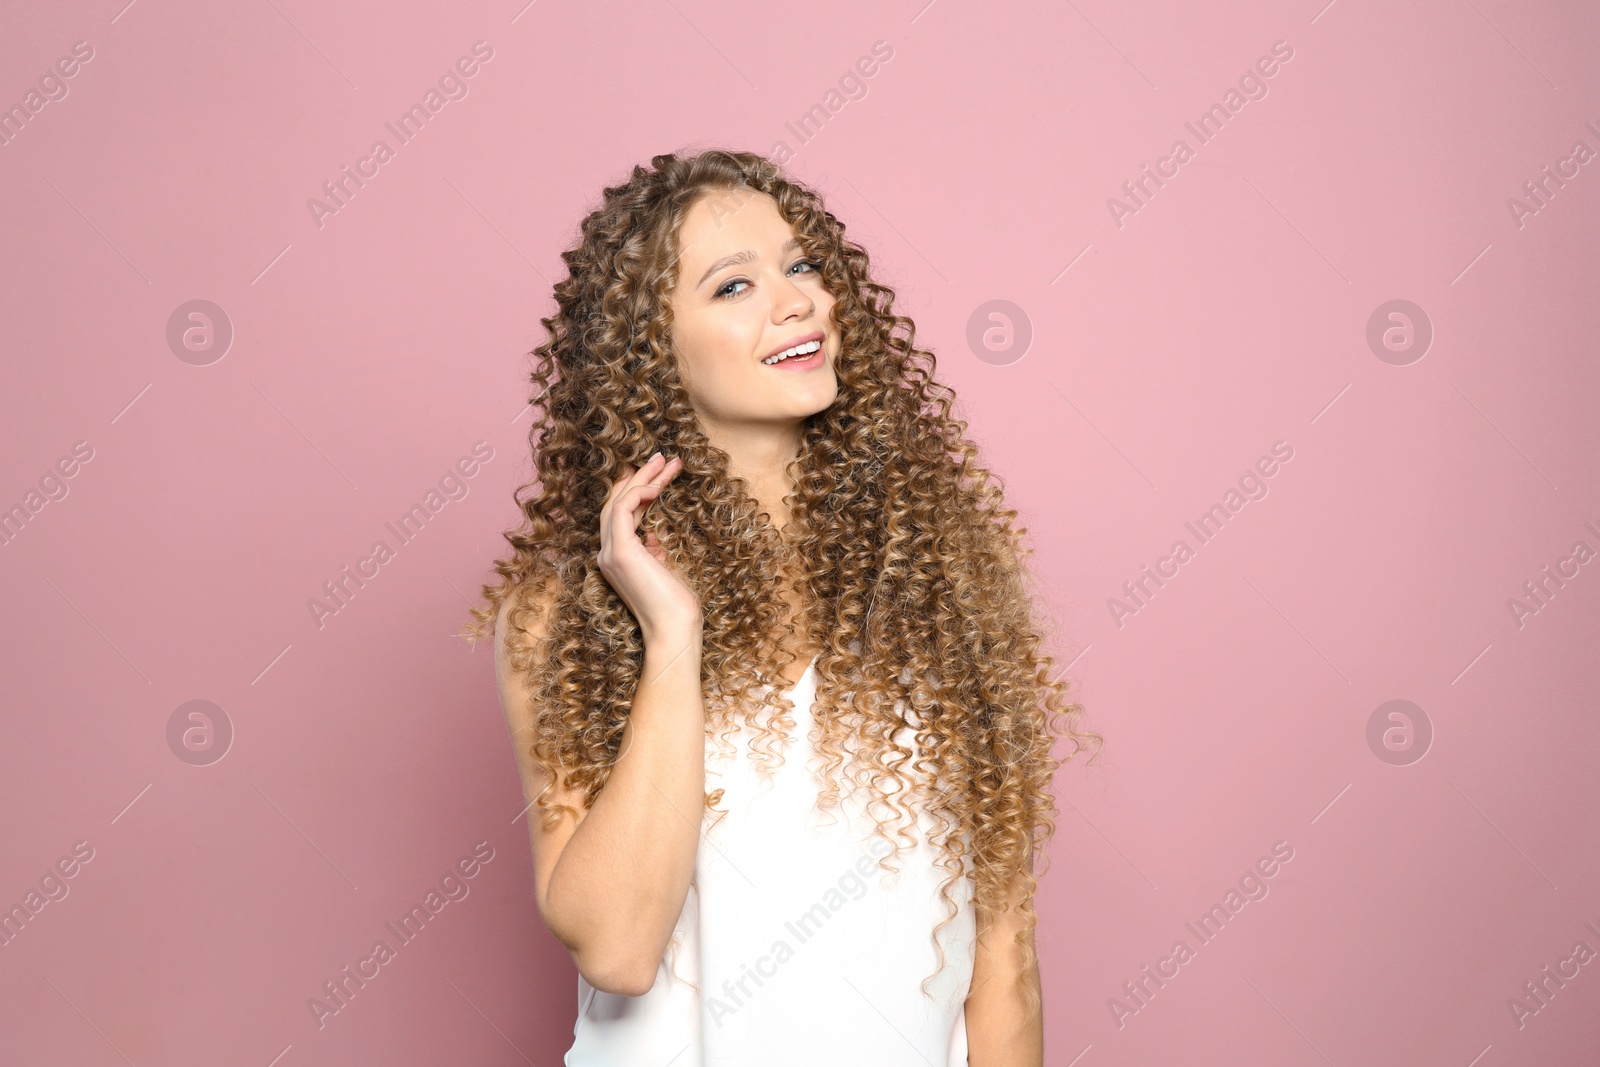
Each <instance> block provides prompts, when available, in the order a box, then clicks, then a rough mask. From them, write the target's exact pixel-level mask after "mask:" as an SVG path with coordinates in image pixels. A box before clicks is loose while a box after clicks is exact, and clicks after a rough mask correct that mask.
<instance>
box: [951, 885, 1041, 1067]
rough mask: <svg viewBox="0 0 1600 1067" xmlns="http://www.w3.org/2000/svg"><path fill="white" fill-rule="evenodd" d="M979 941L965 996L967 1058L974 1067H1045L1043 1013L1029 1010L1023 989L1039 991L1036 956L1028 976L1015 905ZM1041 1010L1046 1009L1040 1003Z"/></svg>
mask: <svg viewBox="0 0 1600 1067" xmlns="http://www.w3.org/2000/svg"><path fill="white" fill-rule="evenodd" d="M1018 899H1019V898H1018V897H1015V896H1014V897H1013V898H1012V901H1013V906H1012V907H1011V908H1009V909H1007V910H1006V911H1005V912H1004V913H1003V914H1001V915H1000V916H999V917H998V918H997V919H996V920H995V922H994V925H993V926H991V927H990V928H989V929H988V930H986V931H984V933H983V934H982V935H981V936H980V937H979V938H978V946H977V954H976V956H975V957H974V959H973V965H972V989H971V990H970V991H969V992H968V994H967V1002H966V1020H967V1056H968V1062H969V1063H970V1064H971V1065H972V1067H1043V1064H1044V1017H1043V1012H1042V1010H1041V1011H1038V1012H1030V1011H1029V1010H1028V1005H1027V1003H1026V1001H1025V1000H1024V999H1023V994H1024V990H1026V989H1029V988H1031V989H1032V990H1033V992H1034V993H1035V995H1038V994H1039V993H1040V987H1039V965H1038V962H1037V958H1036V959H1035V962H1034V964H1033V966H1031V967H1029V968H1028V969H1027V971H1026V972H1024V971H1023V967H1022V946H1020V945H1018V944H1017V942H1016V935H1017V931H1018V930H1019V929H1021V915H1020V913H1019V912H1018V910H1017V908H1016V906H1015V904H1016V901H1017V900H1018ZM1041 1007H1042V1005H1041Z"/></svg>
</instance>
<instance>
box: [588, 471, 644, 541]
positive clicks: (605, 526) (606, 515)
mask: <svg viewBox="0 0 1600 1067" xmlns="http://www.w3.org/2000/svg"><path fill="white" fill-rule="evenodd" d="M649 468H650V461H648V460H647V461H646V462H645V465H644V466H643V467H635V466H634V465H633V464H631V463H624V464H623V465H622V471H623V473H622V475H621V476H620V477H619V478H618V479H617V480H616V481H615V482H613V483H612V485H611V490H610V492H608V493H607V494H606V499H605V503H603V504H601V505H600V544H601V546H602V547H604V546H605V544H606V538H607V537H609V536H611V519H612V513H613V512H614V511H615V510H616V505H617V500H618V498H619V497H621V496H622V494H623V493H625V492H627V491H628V489H629V488H630V487H631V486H633V485H634V484H636V483H637V482H638V479H639V476H640V475H641V474H643V473H644V472H645V471H647V470H648V469H649Z"/></svg>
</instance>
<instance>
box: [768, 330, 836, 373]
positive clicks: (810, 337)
mask: <svg viewBox="0 0 1600 1067" xmlns="http://www.w3.org/2000/svg"><path fill="white" fill-rule="evenodd" d="M821 340H824V338H823V336H822V331H821V330H814V331H812V332H811V333H808V334H804V335H802V336H800V337H793V338H790V339H789V340H787V341H785V342H784V343H783V344H781V345H779V346H778V347H777V348H774V349H773V350H772V351H771V352H768V353H767V354H766V355H764V356H762V357H761V358H762V359H763V360H768V359H771V358H772V357H773V356H775V355H777V354H778V353H779V352H787V351H788V350H789V349H791V348H793V347H794V346H795V345H803V344H805V343H806V342H807V341H821ZM826 347H827V346H826V345H824V346H823V348H826ZM822 352H823V349H822V348H819V349H817V350H816V351H815V352H813V353H812V354H811V355H810V356H807V357H806V358H805V359H786V360H784V361H783V362H782V363H779V364H777V366H779V367H783V366H787V365H788V364H790V363H809V361H810V360H811V359H812V358H813V357H815V356H820V355H822Z"/></svg>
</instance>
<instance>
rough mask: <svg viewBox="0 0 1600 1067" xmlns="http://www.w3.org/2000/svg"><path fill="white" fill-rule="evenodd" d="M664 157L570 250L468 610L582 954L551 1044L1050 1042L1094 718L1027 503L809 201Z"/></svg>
mask: <svg viewBox="0 0 1600 1067" xmlns="http://www.w3.org/2000/svg"><path fill="white" fill-rule="evenodd" d="M651 163H652V167H651V169H646V168H644V167H635V168H634V170H633V173H632V175H631V177H630V178H629V180H628V181H627V182H626V183H624V184H622V185H619V186H616V187H614V188H608V189H606V190H605V195H604V201H603V203H602V204H601V206H600V207H598V208H597V209H596V210H595V211H593V212H592V213H591V214H590V215H589V216H588V217H587V218H585V219H584V221H583V225H582V238H581V240H579V241H578V242H577V244H576V245H575V247H573V248H572V249H571V250H569V251H567V252H566V253H564V254H563V257H562V258H563V259H564V260H565V261H566V264H567V268H568V271H569V273H568V276H567V277H566V278H564V279H563V280H562V281H560V282H559V283H558V284H557V285H556V286H555V298H556V305H557V307H556V313H555V315H554V316H553V317H550V318H545V319H542V320H541V321H542V324H543V326H544V327H545V329H546V330H547V331H548V334H549V337H548V339H547V340H546V342H545V343H544V344H542V345H540V346H539V347H538V348H537V349H535V351H534V356H535V357H536V361H537V362H536V366H535V369H534V371H533V373H532V381H533V383H534V386H535V388H534V390H533V394H532V401H533V404H534V406H535V409H536V411H538V412H540V413H541V414H540V415H539V417H537V418H536V419H535V425H534V428H533V430H532V431H531V432H530V435H529V439H530V443H531V444H532V446H533V463H534V466H535V469H536V472H537V473H536V477H535V479H534V481H532V482H530V483H529V484H528V485H525V486H523V487H522V488H521V489H519V490H518V491H517V493H516V499H517V503H518V506H519V508H520V509H521V511H522V515H523V521H522V522H521V523H520V524H519V526H518V527H517V528H516V529H515V530H513V531H509V532H507V534H506V537H507V540H509V541H510V543H511V549H512V551H511V554H510V556H509V557H508V558H506V559H503V560H500V561H498V562H497V563H496V565H495V569H496V570H497V572H498V574H499V579H498V581H497V582H496V583H494V584H490V585H485V586H484V587H483V592H484V595H485V597H486V598H487V600H488V601H489V604H488V606H487V607H479V608H475V609H474V611H473V614H474V617H475V623H474V628H473V631H472V635H473V636H474V637H475V638H476V637H481V636H483V635H484V633H485V632H492V633H493V634H495V636H496V642H495V651H496V657H495V658H496V664H497V673H498V678H499V685H500V694H501V702H502V706H503V708H504V711H505V715H506V720H507V723H508V725H509V727H510V729H511V734H512V739H513V741H514V742H515V745H516V752H517V758H518V765H519V767H520V770H521V774H522V777H523V783H524V787H525V790H526V797H527V799H528V800H529V802H530V808H533V810H532V811H530V815H529V819H528V823H529V833H530V836H531V839H532V848H533V861H534V884H535V897H536V900H537V904H538V908H539V913H540V915H541V916H542V917H543V919H544V922H545V924H546V925H547V926H548V927H549V928H550V930H551V932H553V933H554V934H555V935H556V937H557V938H558V939H560V940H561V942H562V943H563V944H565V945H566V947H567V949H568V950H569V951H570V953H571V955H572V958H573V961H574V962H575V963H576V964H577V968H578V1019H577V1023H576V1025H575V1027H574V1031H573V1032H574V1042H573V1045H572V1047H571V1050H570V1051H569V1052H568V1053H567V1057H566V1062H567V1063H568V1064H574V1065H608V1067H609V1065H614V1064H627V1065H629V1067H637V1065H641V1064H649V1065H660V1067H669V1065H671V1067H685V1065H702V1064H704V1065H711V1064H735V1063H737V1064H757V1065H762V1067H772V1065H778V1064H791V1063H792V1064H806V1065H816V1064H824V1063H826V1064H836V1063H871V1064H875V1065H877V1064H896V1063H908V1064H909V1063H916V1064H920V1063H927V1064H931V1065H934V1067H962V1065H967V1064H971V1065H972V1067H999V1065H1008V1067H1009V1065H1016V1067H1022V1065H1033V1067H1037V1065H1039V1064H1042V1062H1043V1022H1042V1016H1041V1010H1040V1007H1041V997H1040V984H1039V970H1038V964H1037V957H1036V952H1035V944H1034V936H1033V933H1034V927H1035V925H1036V918H1035V913H1034V910H1033V893H1034V889H1035V887H1036V884H1037V883H1036V880H1035V876H1034V864H1035V855H1036V849H1037V848H1038V846H1040V845H1042V844H1043V843H1044V842H1045V841H1046V840H1047V839H1048V838H1049V836H1050V835H1051V834H1052V833H1053V831H1054V828H1055V823H1054V818H1053V816H1054V815H1055V813H1056V808H1055V804H1054V801H1053V798H1052V796H1051V792H1050V787H1051V778H1052V775H1053V773H1054V771H1055V770H1056V768H1057V767H1058V766H1059V765H1060V763H1061V762H1062V761H1061V760H1059V759H1056V758H1055V757H1054V755H1053V752H1052V742H1053V739H1054V736H1055V734H1056V732H1058V731H1059V732H1062V733H1064V735H1065V736H1066V737H1067V738H1068V739H1069V741H1070V742H1071V745H1072V751H1071V752H1070V753H1068V754H1067V755H1066V757H1065V758H1066V759H1071V758H1072V756H1073V755H1076V753H1077V752H1078V751H1079V750H1081V749H1083V748H1086V747H1088V744H1087V741H1088V740H1093V741H1095V742H1098V741H1099V740H1100V739H1099V737H1098V735H1095V734H1092V733H1077V732H1075V731H1074V730H1073V728H1072V727H1073V725H1074V723H1075V721H1076V720H1077V718H1078V717H1079V715H1081V712H1082V708H1081V706H1080V705H1078V704H1076V703H1071V704H1069V703H1067V702H1066V701H1065V693H1066V689H1067V686H1066V684H1065V683H1062V682H1060V681H1059V680H1053V679H1052V678H1051V674H1052V665H1053V663H1054V660H1053V659H1052V657H1050V656H1049V655H1048V654H1046V653H1045V652H1043V651H1042V644H1043V635H1042V634H1041V632H1040V619H1042V618H1045V617H1046V616H1043V615H1042V614H1039V615H1037V616H1036V613H1035V611H1034V603H1033V594H1032V592H1031V588H1030V580H1029V575H1028V572H1027V571H1026V569H1025V568H1024V565H1023V560H1024V559H1025V557H1026V555H1027V554H1028V553H1029V552H1031V550H1030V549H1026V548H1024V547H1023V546H1022V543H1021V541H1022V538H1021V535H1022V534H1025V533H1026V529H1025V528H1024V529H1016V528H1014V527H1013V525H1012V520H1013V519H1014V518H1015V516H1016V512H1015V511H1013V510H1010V509H1007V508H1006V507H1005V505H1004V502H1003V498H1002V494H1001V491H1000V489H999V488H998V487H997V485H996V484H995V480H994V479H993V477H992V476H991V475H990V474H989V473H988V472H987V471H985V470H984V469H983V468H982V467H980V466H979V465H978V463H977V456H978V452H977V449H976V447H975V446H974V445H973V444H971V443H970V442H969V441H968V440H967V439H966V438H965V436H964V430H965V427H966V424H965V423H964V422H962V421H960V420H958V419H955V418H953V417H952V416H951V414H950V407H951V401H952V399H953V394H952V393H951V392H950V391H949V390H948V389H947V388H945V387H944V386H941V385H939V384H938V383H936V382H935V381H934V380H933V376H932V372H933V368H934V357H933V355H932V354H931V353H929V352H927V351H925V350H921V349H918V348H915V347H914V345H913V339H914V337H915V327H914V326H913V325H912V323H911V322H910V320H909V319H906V318H904V317H903V316H899V315H896V314H894V312H893V310H892V308H893V301H894V293H893V291H891V290H889V289H887V288H884V287H883V286H880V285H877V284H875V283H874V282H873V281H872V278H871V274H870V271H869V265H868V259H867V254H866V252H864V251H863V250H862V249H861V248H859V247H858V246H856V245H854V244H852V243H850V242H849V241H847V240H846V239H845V236H844V229H845V228H844V225H843V224H842V223H841V222H839V220H838V219H836V218H835V217H834V216H833V215H832V214H830V213H829V212H828V211H827V209H826V208H825V207H824V205H823V203H822V201H821V200H820V199H819V197H818V196H817V195H816V194H815V193H814V192H812V191H811V190H809V189H807V188H806V187H805V186H803V185H801V184H800V183H798V182H795V181H793V180H791V179H788V178H786V177H785V176H784V175H783V174H782V172H781V171H780V170H779V168H778V167H777V166H776V165H774V164H773V163H771V162H770V161H768V160H767V159H764V158H762V157H760V156H757V155H752V154H749V153H743V152H728V151H720V150H712V151H707V152H703V153H700V154H698V155H695V156H692V157H689V158H680V157H677V156H674V155H662V156H657V157H655V158H654V159H653V160H652V161H651ZM490 620H493V621H492V626H491V625H490ZM1040 855H1041V856H1042V853H1040ZM1042 870H1043V868H1042V867H1041V873H1042Z"/></svg>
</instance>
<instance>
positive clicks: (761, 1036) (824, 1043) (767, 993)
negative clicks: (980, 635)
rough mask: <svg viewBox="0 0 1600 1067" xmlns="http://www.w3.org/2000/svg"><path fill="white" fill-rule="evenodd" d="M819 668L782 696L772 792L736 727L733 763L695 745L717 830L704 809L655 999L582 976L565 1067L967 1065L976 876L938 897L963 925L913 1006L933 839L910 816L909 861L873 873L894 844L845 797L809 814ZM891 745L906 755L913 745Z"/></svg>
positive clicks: (936, 914)
mask: <svg viewBox="0 0 1600 1067" xmlns="http://www.w3.org/2000/svg"><path fill="white" fill-rule="evenodd" d="M816 668H817V660H816V659H813V660H812V661H811V664H810V666H808V667H807V668H806V672H805V674H804V675H802V676H801V678H800V681H799V682H797V683H796V684H795V686H794V687H793V688H792V689H788V690H785V691H784V695H785V696H788V697H789V698H790V700H791V701H792V702H793V703H794V706H795V709H794V712H793V715H792V718H793V719H794V726H793V727H790V728H789V729H788V731H787V732H788V733H789V739H788V742H787V744H786V745H784V746H783V748H782V749H781V752H782V754H783V763H782V765H781V766H780V767H778V768H777V769H776V770H775V771H774V772H773V774H772V777H771V778H769V779H763V778H762V777H760V775H759V773H758V769H757V768H756V767H755V766H753V765H752V764H751V762H750V750H749V740H750V738H751V737H752V736H754V733H755V731H754V730H753V729H751V728H750V727H749V726H748V725H745V724H741V725H740V726H738V728H737V729H735V730H733V732H731V733H730V734H729V738H730V740H732V741H733V743H734V745H735V747H736V751H735V753H734V755H733V756H731V757H728V756H726V755H725V754H724V750H723V749H722V747H721V746H720V745H718V744H717V741H716V737H715V736H714V735H716V734H719V733H721V730H720V728H713V729H712V730H708V731H707V738H706V790H707V791H708V792H711V791H714V790H716V789H718V788H721V789H723V790H724V793H723V796H722V798H721V800H720V801H719V802H718V803H717V804H716V807H717V808H720V809H722V810H724V811H726V812H727V813H728V814H727V815H726V816H722V815H720V814H719V813H718V812H715V811H712V810H709V809H708V810H706V811H705V814H704V818H703V820H702V826H701V834H700V844H699V848H698V852H697V854H696V857H695V873H694V879H693V882H692V883H691V885H690V886H689V894H688V897H687V899H685V901H684V904H683V913H682V914H681V915H680V916H679V918H678V923H677V926H676V928H675V931H674V937H673V941H672V944H671V947H669V949H668V951H667V953H666V956H665V958H664V959H663V960H662V963H661V966H660V968H659V969H658V970H657V972H656V981H655V985H654V986H652V987H651V988H650V990H649V992H647V993H645V994H644V995H643V996H641V997H629V996H624V995H622V994H619V993H604V992H601V991H599V990H597V989H595V988H594V987H593V986H591V985H590V984H589V983H588V982H587V981H585V980H584V978H583V976H582V975H581V974H580V975H579V976H578V1019H577V1023H576V1024H575V1025H574V1026H573V1031H572V1032H573V1038H574V1040H573V1044H572V1047H571V1048H570V1049H569V1050H568V1051H567V1054H566V1056H565V1058H564V1060H563V1062H564V1063H565V1064H567V1065H568V1067H624V1065H626V1067H640V1065H647V1067H722V1065H731V1064H741V1065H760V1067H786V1065H789V1064H794V1065H796V1067H799V1065H804V1067H815V1065H817V1064H835V1063H872V1064H887V1063H919V1064H920V1063H924V1062H926V1063H927V1064H929V1065H930V1067H967V1030H966V1015H965V1011H964V1008H963V1002H964V1001H965V1000H966V997H967V993H968V991H969V989H970V987H971V984H972V962H973V942H974V939H975V923H974V914H973V910H972V903H971V881H970V876H969V877H968V878H961V879H958V880H957V881H956V883H955V884H954V885H952V886H951V887H950V895H951V897H952V898H954V902H955V903H956V904H957V905H958V907H959V911H958V912H957V914H956V916H955V917H954V918H953V919H951V920H950V921H949V923H948V924H947V925H946V926H945V928H944V929H943V930H942V931H940V933H939V940H940V943H941V945H943V947H944V951H945V967H944V969H943V970H942V971H940V972H939V974H938V975H937V976H936V977H934V978H933V979H932V980H931V981H929V982H928V983H927V989H928V993H927V994H924V992H923V990H922V982H923V979H925V978H927V977H928V976H929V975H932V974H933V973H934V971H935V970H936V969H937V968H938V967H939V957H938V953H937V951H936V950H935V948H934V944H933V939H932V934H933V931H934V927H935V926H937V925H938V923H939V922H940V921H941V920H943V919H944V918H945V917H946V915H947V913H948V911H949V908H948V906H947V905H946V904H945V902H944V899H943V898H942V897H941V896H940V895H939V886H940V885H941V884H942V882H943V881H944V880H945V879H946V878H947V877H948V874H947V872H946V871H945V870H944V869H943V868H940V867H937V866H936V865H935V861H936V859H937V858H938V856H939V855H940V852H939V850H938V849H937V848H935V847H934V846H932V845H930V844H929V830H930V827H931V826H933V825H934V823H933V821H932V819H931V818H930V816H929V815H928V814H927V813H926V812H922V811H919V812H918V813H917V814H918V817H919V823H920V832H919V833H918V840H917V844H916V847H915V848H913V847H911V846H910V845H908V844H907V843H905V842H904V841H903V840H899V839H896V840H897V841H898V848H899V851H898V852H897V853H896V854H895V855H894V857H893V858H892V859H890V860H889V861H888V862H889V865H890V866H891V867H894V868H898V873H896V871H894V870H887V871H884V870H880V869H879V868H878V859H879V857H880V856H885V855H888V853H889V852H890V849H891V846H890V845H889V843H888V842H887V841H885V840H883V839H882V838H881V837H874V836H873V820H872V819H871V817H870V816H869V814H868V810H867V807H866V802H865V801H863V800H862V799H861V797H860V794H853V793H851V792H850V783H849V782H842V783H841V796H840V798H839V803H838V806H837V807H833V808H829V809H828V810H827V811H824V812H819V811H817V810H816V809H815V804H816V801H817V797H818V787H817V781H816V779H815V777H814V775H813V771H814V769H820V766H821V761H820V757H818V758H817V759H816V760H813V759H812V756H813V755H814V750H813V748H812V745H811V742H810V739H809V736H808V731H809V729H810V727H811V724H812V717H811V708H812V701H813V700H814V698H815V696H816V684H817V683H816ZM769 714H770V712H768V711H767V710H766V709H762V710H761V715H762V716H763V717H765V716H767V715H769ZM915 721H916V720H915V717H914V716H913V717H912V722H913V723H915ZM901 736H902V738H903V739H904V740H905V743H906V744H907V745H908V747H911V748H913V749H915V748H916V739H915V736H914V731H907V732H905V733H902V735H901ZM766 740H767V741H768V742H769V743H771V744H772V745H773V746H774V747H776V738H773V737H770V736H769V737H768V738H767V739H766ZM908 766H909V765H908ZM890 788H891V789H892V784H891V787H890ZM874 810H876V811H877V812H878V813H879V814H880V815H883V816H885V821H886V827H885V833H886V834H888V835H890V836H891V837H892V836H893V835H894V830H895V826H896V824H897V821H896V820H895V819H894V817H893V816H892V815H890V814H889V813H888V812H887V809H886V808H885V807H884V805H883V804H882V803H881V801H880V802H879V803H878V804H877V805H875V807H874ZM970 869H971V865H970V861H969V863H968V870H969V871H970ZM930 995H931V996H930Z"/></svg>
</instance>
